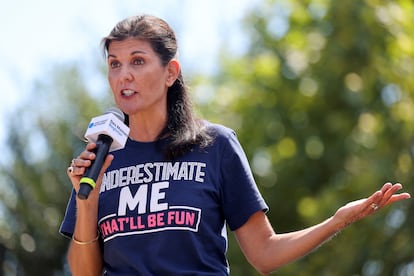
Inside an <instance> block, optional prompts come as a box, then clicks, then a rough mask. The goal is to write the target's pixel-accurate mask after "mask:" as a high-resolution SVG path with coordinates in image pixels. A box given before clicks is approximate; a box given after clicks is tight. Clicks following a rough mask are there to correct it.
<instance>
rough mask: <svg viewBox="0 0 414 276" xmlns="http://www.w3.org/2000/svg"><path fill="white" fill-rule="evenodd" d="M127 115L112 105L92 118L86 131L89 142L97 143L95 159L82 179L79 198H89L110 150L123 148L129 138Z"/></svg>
mask: <svg viewBox="0 0 414 276" xmlns="http://www.w3.org/2000/svg"><path fill="white" fill-rule="evenodd" d="M124 120H125V115H124V113H123V112H122V111H121V110H119V109H118V108H115V107H112V108H109V109H108V110H106V111H105V113H104V114H103V115H101V116H97V117H94V118H92V120H91V122H90V123H89V125H88V129H87V130H86V133H85V138H86V139H87V140H88V141H89V142H93V143H96V148H95V149H94V153H95V155H96V158H95V160H92V164H91V166H90V167H89V168H87V169H86V171H85V173H84V175H83V176H82V178H81V180H80V188H79V191H78V198H79V199H83V200H85V199H87V198H88V197H89V193H90V192H91V191H92V189H94V188H95V186H96V180H97V179H98V176H99V172H100V171H101V169H102V166H103V163H104V161H105V157H106V156H107V154H108V152H111V151H115V150H119V149H123V148H124V147H125V143H126V141H127V139H128V134H129V127H127V126H126V125H125V124H124Z"/></svg>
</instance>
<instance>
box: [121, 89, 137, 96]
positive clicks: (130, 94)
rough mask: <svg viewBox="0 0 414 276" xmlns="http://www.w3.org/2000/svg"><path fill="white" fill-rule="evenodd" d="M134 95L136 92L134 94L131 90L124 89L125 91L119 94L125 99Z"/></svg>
mask: <svg viewBox="0 0 414 276" xmlns="http://www.w3.org/2000/svg"><path fill="white" fill-rule="evenodd" d="M135 93H137V92H135V91H134V90H131V89H125V90H122V92H121V94H122V96H126V97H129V96H132V95H134V94H135Z"/></svg>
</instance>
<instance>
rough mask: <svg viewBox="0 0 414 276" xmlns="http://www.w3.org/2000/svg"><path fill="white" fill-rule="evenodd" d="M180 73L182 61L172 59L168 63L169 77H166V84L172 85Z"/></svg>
mask: <svg viewBox="0 0 414 276" xmlns="http://www.w3.org/2000/svg"><path fill="white" fill-rule="evenodd" d="M179 73H180V62H179V61H178V60H176V59H172V60H170V62H169V63H168V64H167V74H168V75H167V79H166V82H165V84H166V86H168V87H171V86H172V85H173V84H174V82H175V80H176V79H177V78H178V74H179Z"/></svg>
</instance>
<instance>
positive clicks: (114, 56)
mask: <svg viewBox="0 0 414 276" xmlns="http://www.w3.org/2000/svg"><path fill="white" fill-rule="evenodd" d="M136 54H147V52H145V51H141V50H136V51H133V52H132V53H131V56H133V55H136ZM110 57H112V58H116V55H112V54H108V58H110Z"/></svg>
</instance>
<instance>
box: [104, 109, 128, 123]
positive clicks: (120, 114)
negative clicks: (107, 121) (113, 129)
mask: <svg viewBox="0 0 414 276" xmlns="http://www.w3.org/2000/svg"><path fill="white" fill-rule="evenodd" d="M109 113H112V114H114V115H115V116H116V117H118V119H120V120H121V121H122V122H124V121H125V115H124V112H122V111H121V110H120V109H119V108H117V107H110V108H108V109H107V110H106V111H105V113H104V114H109Z"/></svg>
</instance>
